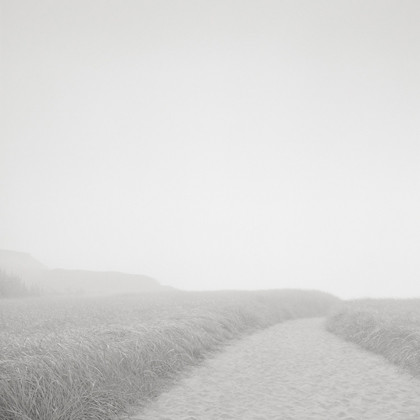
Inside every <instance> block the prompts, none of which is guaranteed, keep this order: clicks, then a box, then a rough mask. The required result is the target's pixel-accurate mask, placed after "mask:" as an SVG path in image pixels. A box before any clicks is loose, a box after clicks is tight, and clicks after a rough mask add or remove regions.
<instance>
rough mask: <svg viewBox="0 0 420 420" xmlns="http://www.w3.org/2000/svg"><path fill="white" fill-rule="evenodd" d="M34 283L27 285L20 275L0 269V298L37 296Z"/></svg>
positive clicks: (37, 289) (38, 293) (38, 290)
mask: <svg viewBox="0 0 420 420" xmlns="http://www.w3.org/2000/svg"><path fill="white" fill-rule="evenodd" d="M40 294H41V293H40V289H39V287H38V286H36V285H30V286H28V285H27V284H26V283H25V282H24V281H23V280H22V279H21V278H20V277H18V276H16V275H13V274H8V273H7V272H6V271H5V270H1V269H0V298H16V297H30V296H39V295H40Z"/></svg>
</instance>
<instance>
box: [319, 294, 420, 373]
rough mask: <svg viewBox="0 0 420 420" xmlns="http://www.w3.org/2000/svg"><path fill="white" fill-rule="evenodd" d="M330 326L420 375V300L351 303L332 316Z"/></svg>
mask: <svg viewBox="0 0 420 420" xmlns="http://www.w3.org/2000/svg"><path fill="white" fill-rule="evenodd" d="M327 329H328V330H329V331H330V332H332V333H334V334H336V335H338V336H340V337H342V338H344V339H346V340H348V341H352V342H355V343H357V344H359V345H360V346H362V347H364V348H365V349H367V350H370V351H373V352H375V353H378V354H381V355H383V356H385V357H386V358H387V359H388V360H390V361H391V362H392V363H395V364H396V365H398V366H401V367H403V368H405V369H407V370H408V371H409V372H411V373H412V374H413V375H416V376H420V299H404V300H393V299H383V300H373V299H367V300H360V301H352V302H348V303H346V304H343V305H341V306H339V308H338V309H337V310H336V311H334V312H333V313H332V314H331V315H330V317H329V318H328V320H327Z"/></svg>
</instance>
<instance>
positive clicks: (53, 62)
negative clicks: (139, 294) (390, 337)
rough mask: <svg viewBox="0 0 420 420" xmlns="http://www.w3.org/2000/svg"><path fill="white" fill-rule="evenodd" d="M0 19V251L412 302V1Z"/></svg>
mask: <svg viewBox="0 0 420 420" xmlns="http://www.w3.org/2000/svg"><path fill="white" fill-rule="evenodd" d="M0 5H1V9H0V10H1V56H0V57H1V58H0V71H1V131H0V135H1V139H0V201H1V205H0V248H1V249H10V250H16V251H23V252H28V253H30V254H31V255H33V256H34V257H36V258H37V259H39V260H40V261H42V262H43V263H44V264H45V265H47V266H48V267H49V268H64V269H83V270H100V271H101V270H102V271H120V272H125V273H133V274H134V273H136V274H144V275H148V276H151V277H153V278H155V279H158V280H159V281H160V282H161V283H163V284H165V285H169V286H172V287H176V288H180V289H186V290H214V289H273V288H277V289H279V288H304V289H319V290H323V291H326V292H330V293H333V294H336V295H337V296H340V297H343V298H352V297H366V296H372V297H383V296H389V297H414V296H420V282H419V281H418V280H419V274H420V260H419V258H418V256H419V252H420V239H419V238H420V219H419V217H418V215H419V214H420V198H419V191H420V165H419V158H420V146H419V138H420V137H419V134H420V130H419V121H420V119H419V113H420V99H419V98H420V81H419V76H418V75H419V74H420V48H419V42H420V29H419V25H418V22H419V21H420V5H419V3H417V2H415V1H398V2H396V1H389V2H382V1H367V2H366V1H352V2H344V1H342V2H337V1H317V2H311V1H266V0H263V1H258V2H256V1H249V0H245V1H244V0H242V1H232V0H224V1H207V2H205V1H190V0H184V1H182V2H181V1H173V0H171V1H167V0H165V1H160V0H158V1H156V0H154V1H131V0H125V1H124V2H114V1H106V0H101V1H97V0H89V1H80V0H71V1H67V0H66V1H60V2H54V1H45V0H40V1H37V2H32V1H28V0H13V1H7V0H2V1H1V2H0Z"/></svg>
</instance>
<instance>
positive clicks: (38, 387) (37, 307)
mask: <svg viewBox="0 0 420 420" xmlns="http://www.w3.org/2000/svg"><path fill="white" fill-rule="evenodd" d="M336 301H337V300H336V298H334V297H332V296H330V295H327V294H323V293H321V292H315V291H291V290H285V291H266V292H202V293H199V292H194V293H192V292H189V293H187V292H180V293H166V294H156V295H145V296H138V297H114V298H96V299H94V298H79V299H76V298H73V299H67V300H64V299H59V300H51V299H50V300H48V299H38V300H35V299H34V300H25V301H7V302H1V307H0V308H1V309H0V419H2V420H18V419H19V420H29V419H30V420H76V419H98V420H99V419H101V420H104V419H111V418H113V416H115V415H117V414H119V413H123V412H125V411H126V410H127V409H128V407H130V406H131V405H133V404H135V405H136V406H140V405H142V404H145V403H146V402H147V401H148V400H149V399H150V398H152V397H154V396H156V395H158V394H159V393H160V392H161V391H162V389H164V388H165V386H166V385H167V384H168V383H170V381H171V380H173V378H174V377H175V376H176V374H177V372H180V371H181V370H182V369H184V368H185V367H186V366H189V365H193V364H195V363H197V362H198V361H199V360H201V359H202V358H203V357H205V355H206V353H208V352H209V351H212V350H215V349H217V348H219V347H220V346H221V345H222V344H223V343H225V342H226V341H227V340H230V339H233V338H237V337H240V336H241V335H242V334H246V333H250V332H252V331H255V330H256V329H259V328H265V327H268V326H270V325H273V324H275V323H277V322H281V321H284V320H287V319H292V318H298V317H312V316H321V315H324V314H326V312H327V311H328V309H329V308H330V307H331V306H332V305H333V304H334V303H335V302H336Z"/></svg>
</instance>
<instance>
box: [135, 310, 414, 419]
mask: <svg viewBox="0 0 420 420" xmlns="http://www.w3.org/2000/svg"><path fill="white" fill-rule="evenodd" d="M323 323H324V319H319V318H318V319H304V320H296V321H288V322H285V323H282V324H278V325H275V326H273V327H270V328H268V329H266V330H263V331H260V332H258V333H256V334H253V335H251V336H248V337H245V338H244V339H242V340H239V341H236V342H234V343H232V344H231V345H229V346H227V347H226V349H225V350H224V351H223V352H222V353H219V354H217V355H215V356H214V357H212V358H210V359H208V360H206V361H205V362H204V363H203V364H202V365H200V366H198V367H196V368H194V369H193V370H191V371H190V372H189V373H188V374H187V375H186V376H185V377H184V378H183V379H181V380H180V381H179V382H178V383H177V384H176V385H175V386H173V387H172V388H171V389H170V390H168V391H167V392H165V393H163V394H162V395H160V396H159V397H158V398H157V399H156V400H154V401H152V402H151V403H150V404H149V406H147V407H146V408H145V409H144V410H143V411H142V412H141V413H139V414H136V415H134V416H131V417H130V418H131V419H132V420H134V419H136V420H152V419H153V420H187V419H188V420H219V419H249V420H251V419H252V420H257V419H261V420H271V419H276V420H277V419H278V420H280V419H281V420H315V419H316V420H352V419H353V420H388V419H389V420H419V419H420V380H418V379H415V378H414V377H412V376H411V375H409V374H407V373H405V372H402V371H401V370H399V369H398V368H397V367H395V366H393V365H391V364H390V363H388V362H387V361H386V360H385V359H384V358H382V357H381V356H378V355H375V354H371V353H369V352H367V351H365V350H363V349H361V348H359V347H358V346H356V345H354V344H351V343H348V342H345V341H342V340H340V339H339V338H337V337H335V336H334V335H333V334H330V333H328V332H327V331H326V330H325V329H324V325H323Z"/></svg>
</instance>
